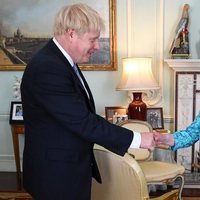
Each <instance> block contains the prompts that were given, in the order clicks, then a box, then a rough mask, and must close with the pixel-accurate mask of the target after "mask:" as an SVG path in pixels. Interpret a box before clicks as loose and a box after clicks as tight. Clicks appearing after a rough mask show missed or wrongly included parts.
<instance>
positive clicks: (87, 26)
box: [53, 4, 105, 36]
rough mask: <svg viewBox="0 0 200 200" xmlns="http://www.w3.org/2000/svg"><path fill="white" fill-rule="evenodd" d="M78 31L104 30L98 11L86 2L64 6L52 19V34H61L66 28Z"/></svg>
mask: <svg viewBox="0 0 200 200" xmlns="http://www.w3.org/2000/svg"><path fill="white" fill-rule="evenodd" d="M69 28H72V29H75V30H76V31H77V32H79V33H86V32H90V31H99V32H100V31H104V30H105V24H104V21H103V19H102V18H101V17H100V15H99V13H98V12H97V11H95V10H94V9H92V8H91V7H89V6H88V5H86V4H73V5H70V6H64V7H62V8H61V10H60V11H59V12H58V13H57V15H56V17H55V21H54V27H53V32H54V36H57V35H63V34H64V33H65V32H66V30H67V29H69Z"/></svg>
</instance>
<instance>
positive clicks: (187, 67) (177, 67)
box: [164, 59, 200, 71]
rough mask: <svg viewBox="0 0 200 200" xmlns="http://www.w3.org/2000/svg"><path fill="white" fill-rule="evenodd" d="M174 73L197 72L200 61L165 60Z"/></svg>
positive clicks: (199, 67) (199, 68)
mask: <svg viewBox="0 0 200 200" xmlns="http://www.w3.org/2000/svg"><path fill="white" fill-rule="evenodd" d="M164 61H165V62H166V63H167V64H168V65H169V67H171V68H172V69H173V70H174V71H199V70H200V59H165V60H164Z"/></svg>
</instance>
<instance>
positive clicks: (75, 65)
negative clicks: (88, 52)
mask: <svg viewBox="0 0 200 200" xmlns="http://www.w3.org/2000/svg"><path fill="white" fill-rule="evenodd" d="M73 69H74V71H75V73H76V75H77V76H78V78H79V80H80V81H81V83H82V85H83V87H84V89H85V91H86V93H87V96H88V98H90V95H89V94H88V91H87V89H86V87H85V84H84V82H83V79H82V78H81V75H80V73H79V71H78V67H77V64H75V63H74V65H73Z"/></svg>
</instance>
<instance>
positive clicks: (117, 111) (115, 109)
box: [105, 106, 128, 124]
mask: <svg viewBox="0 0 200 200" xmlns="http://www.w3.org/2000/svg"><path fill="white" fill-rule="evenodd" d="M105 117H106V119H107V120H108V121H109V122H111V123H113V124H118V123H119V122H121V121H124V120H127V119H128V114H127V107H126V106H111V107H105Z"/></svg>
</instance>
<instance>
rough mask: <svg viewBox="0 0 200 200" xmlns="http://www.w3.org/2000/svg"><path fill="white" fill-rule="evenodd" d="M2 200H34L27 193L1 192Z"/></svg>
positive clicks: (0, 199) (0, 198)
mask: <svg viewBox="0 0 200 200" xmlns="http://www.w3.org/2000/svg"><path fill="white" fill-rule="evenodd" d="M0 200H33V199H32V198H31V196H30V195H29V194H28V193H25V192H0Z"/></svg>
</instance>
